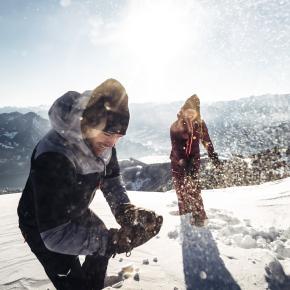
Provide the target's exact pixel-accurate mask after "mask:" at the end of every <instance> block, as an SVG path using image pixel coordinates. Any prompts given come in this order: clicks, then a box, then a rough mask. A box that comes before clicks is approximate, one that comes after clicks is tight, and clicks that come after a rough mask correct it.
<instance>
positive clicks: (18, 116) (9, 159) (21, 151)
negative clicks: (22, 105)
mask: <svg viewBox="0 0 290 290" xmlns="http://www.w3.org/2000/svg"><path fill="white" fill-rule="evenodd" d="M48 130H49V122H48V121H47V120H46V119H43V118H41V117H40V116H38V115H37V114H36V113H33V112H29V113H26V114H22V113H19V112H11V113H3V114H0V172H1V176H0V188H4V187H8V188H14V189H15V188H18V187H23V185H24V182H25V179H26V176H27V174H28V170H29V165H30V156H31V153H32V150H33V148H34V146H35V145H36V143H37V142H38V141H39V140H40V139H41V137H42V136H43V135H44V134H45V133H46V132H47V131H48Z"/></svg>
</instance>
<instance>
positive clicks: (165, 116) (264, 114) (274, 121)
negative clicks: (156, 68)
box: [0, 94, 290, 190]
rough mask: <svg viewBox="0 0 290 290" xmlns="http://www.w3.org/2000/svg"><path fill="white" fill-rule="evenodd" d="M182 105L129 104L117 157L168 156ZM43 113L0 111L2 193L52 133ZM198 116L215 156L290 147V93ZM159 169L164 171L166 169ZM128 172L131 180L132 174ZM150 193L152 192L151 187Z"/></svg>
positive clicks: (225, 104)
mask: <svg viewBox="0 0 290 290" xmlns="http://www.w3.org/2000/svg"><path fill="white" fill-rule="evenodd" d="M201 101H202V100H201ZM181 105H182V103H181V102H173V103H165V104H164V103H162V104H161V103H145V104H130V112H131V120H130V125H129V129H128V133H127V135H126V137H125V138H123V139H122V140H121V141H120V142H119V144H118V145H117V148H118V157H119V158H121V159H124V158H125V159H128V158H130V157H133V158H135V159H140V158H144V157H146V156H147V157H148V156H157V155H163V156H168V155H169V152H170V138H169V128H170V125H171V123H172V122H173V121H174V120H175V119H176V114H177V112H178V111H179V108H180V107H181ZM47 110H48V106H43V105H42V106H39V107H27V108H17V107H5V108H0V172H1V177H0V187H1V188H3V187H9V188H11V187H12V188H14V189H15V188H17V187H23V185H24V182H25V180H26V176H27V173H28V169H29V161H30V155H31V152H32V149H33V147H34V146H35V145H36V143H37V141H38V140H39V139H40V138H41V137H42V136H43V135H44V134H45V133H46V132H47V131H48V130H49V128H50V125H49V121H48V120H47ZM148 112H150V114H149V113H148ZM202 116H203V118H204V120H205V121H206V123H207V126H208V128H209V133H210V136H211V139H212V141H213V143H214V145H215V149H216V151H217V152H218V153H219V155H221V156H224V157H226V158H231V157H232V156H233V155H236V154H242V155H244V156H248V155H249V154H253V153H257V152H261V151H263V150H266V149H269V148H270V149H271V148H273V147H275V146H277V147H278V148H288V147H289V146H290V144H289V143H290V94H287V95H264V96H258V97H249V98H243V99H239V100H235V101H220V102H215V103H211V104H202ZM161 166H162V165H161ZM163 166H165V170H166V168H167V167H168V165H163ZM146 168H147V167H146ZM143 170H145V169H143ZM152 170H153V171H154V170H155V169H152ZM133 171H134V172H135V171H136V168H135V169H134V170H133ZM137 171H138V170H137ZM139 171H140V170H139ZM147 171H148V169H146V170H145V172H147ZM126 172H127V174H128V176H129V178H131V173H128V172H130V170H127V171H126ZM150 172H151V171H150ZM141 176H142V174H141ZM129 181H130V180H129ZM158 186H159V185H158ZM143 190H144V188H143ZM149 190H154V188H152V187H150V186H149Z"/></svg>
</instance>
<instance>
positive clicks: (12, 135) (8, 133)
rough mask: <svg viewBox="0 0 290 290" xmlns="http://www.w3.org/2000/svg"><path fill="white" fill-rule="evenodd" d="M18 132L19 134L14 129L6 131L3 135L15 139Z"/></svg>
mask: <svg viewBox="0 0 290 290" xmlns="http://www.w3.org/2000/svg"><path fill="white" fill-rule="evenodd" d="M17 134H18V132H17V131H13V132H5V133H3V134H2V135H4V136H6V137H8V138H10V139H13V138H14V137H15V136H16V135H17Z"/></svg>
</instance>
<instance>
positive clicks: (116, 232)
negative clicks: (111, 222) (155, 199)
mask: <svg viewBox="0 0 290 290" xmlns="http://www.w3.org/2000/svg"><path fill="white" fill-rule="evenodd" d="M162 223H163V218H162V216H156V222H155V223H148V224H141V223H139V224H135V225H130V226H122V227H121V228H120V229H110V230H109V235H108V244H107V251H106V253H105V256H108V257H111V256H113V257H114V256H115V255H116V254H122V253H126V256H129V255H130V254H131V251H132V250H133V249H134V248H136V247H138V246H141V245H143V244H144V243H146V242H147V241H149V240H150V239H152V238H153V237H154V236H156V235H157V234H158V233H159V231H160V229H161V226H162Z"/></svg>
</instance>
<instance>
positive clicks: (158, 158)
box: [138, 155, 170, 164]
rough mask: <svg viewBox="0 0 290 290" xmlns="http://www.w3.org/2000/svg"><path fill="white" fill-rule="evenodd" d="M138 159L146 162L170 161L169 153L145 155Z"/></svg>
mask: <svg viewBox="0 0 290 290" xmlns="http://www.w3.org/2000/svg"><path fill="white" fill-rule="evenodd" d="M138 160H139V161H141V162H143V163H146V164H156V163H165V162H170V159H169V157H168V155H156V156H154V155H152V156H144V157H141V158H138Z"/></svg>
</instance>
